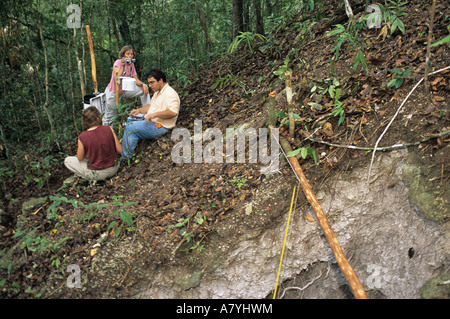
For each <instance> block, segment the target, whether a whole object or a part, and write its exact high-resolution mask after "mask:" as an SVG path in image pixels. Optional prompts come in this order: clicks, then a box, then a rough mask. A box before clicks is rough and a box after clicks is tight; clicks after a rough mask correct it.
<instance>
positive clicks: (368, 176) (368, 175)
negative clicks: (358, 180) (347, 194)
mask: <svg viewBox="0 0 450 319" xmlns="http://www.w3.org/2000/svg"><path fill="white" fill-rule="evenodd" d="M447 69H450V66H447V67H445V68H443V69H440V70H437V71H434V72H433V73H430V74H429V75H433V74H436V73H440V72H442V71H445V70H447ZM423 80H424V78H422V79H420V81H419V82H417V84H416V85H415V86H414V87H413V88H412V90H411V92H409V93H408V95H407V96H406V98H405V99H404V100H403V102H402V103H401V104H400V106H399V107H398V109H397V112H395V114H394V116H393V117H392V119H391V121H390V122H389V124H388V125H387V126H386V128H385V129H384V131H383V133H381V135H380V137H379V138H378V140H377V142H376V143H375V146H374V151H373V153H372V160H371V161H370V166H369V172H368V174H367V181H368V182H369V180H370V173H371V171H372V165H373V161H374V159H375V153H376V151H377V148H378V143H380V141H381V139H382V138H383V136H384V134H385V133H386V131H387V130H388V129H389V127H390V126H391V124H392V122H393V121H394V119H395V118H396V117H397V115H398V113H399V112H400V110H401V109H402V107H403V105H404V104H405V103H406V101H407V100H408V98H409V97H410V96H411V94H412V93H413V92H414V90H415V89H416V88H417V87H418V86H419V84H420V83H422V81H423Z"/></svg>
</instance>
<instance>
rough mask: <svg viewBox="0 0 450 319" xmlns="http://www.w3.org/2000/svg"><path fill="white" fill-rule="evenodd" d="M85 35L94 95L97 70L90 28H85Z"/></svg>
mask: <svg viewBox="0 0 450 319" xmlns="http://www.w3.org/2000/svg"><path fill="white" fill-rule="evenodd" d="M86 33H87V37H88V42H89V52H90V53H91V71H92V82H93V83H94V93H97V92H98V90H97V69H96V67H95V55H94V45H93V44H92V36H91V28H90V27H89V26H88V25H87V26H86Z"/></svg>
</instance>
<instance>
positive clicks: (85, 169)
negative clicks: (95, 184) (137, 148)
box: [64, 106, 122, 181]
mask: <svg viewBox="0 0 450 319" xmlns="http://www.w3.org/2000/svg"><path fill="white" fill-rule="evenodd" d="M82 124H83V130H85V131H84V132H83V133H81V134H80V135H79V136H78V149H77V155H76V156H69V157H66V159H65V160H64V164H65V165H66V167H67V168H68V169H69V170H70V171H72V172H73V173H75V175H77V176H80V177H82V178H84V179H87V180H89V181H99V180H105V179H108V178H110V177H112V176H113V175H115V174H116V173H117V171H118V170H119V160H118V153H122V145H121V144H120V142H119V140H118V139H117V136H116V134H115V133H114V130H113V129H112V127H110V126H105V125H102V117H101V114H100V111H99V110H98V109H97V108H96V107H95V106H90V107H88V108H86V109H85V110H84V111H83V117H82Z"/></svg>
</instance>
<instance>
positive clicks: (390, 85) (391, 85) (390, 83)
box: [387, 78, 397, 88]
mask: <svg viewBox="0 0 450 319" xmlns="http://www.w3.org/2000/svg"><path fill="white" fill-rule="evenodd" d="M395 82H397V79H395V78H394V79H392V80H390V81H389V83H388V84H387V87H388V88H390V87H393V86H394V85H395Z"/></svg>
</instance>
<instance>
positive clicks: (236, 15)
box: [232, 0, 244, 39]
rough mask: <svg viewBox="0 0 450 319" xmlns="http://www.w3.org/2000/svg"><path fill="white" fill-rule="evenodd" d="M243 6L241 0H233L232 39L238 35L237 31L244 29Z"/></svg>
mask: <svg viewBox="0 0 450 319" xmlns="http://www.w3.org/2000/svg"><path fill="white" fill-rule="evenodd" d="M243 8H244V7H243V0H233V18H232V22H233V30H232V37H233V39H234V38H235V37H236V36H238V35H239V32H241V31H243V30H244V19H243V18H244V17H243Z"/></svg>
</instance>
